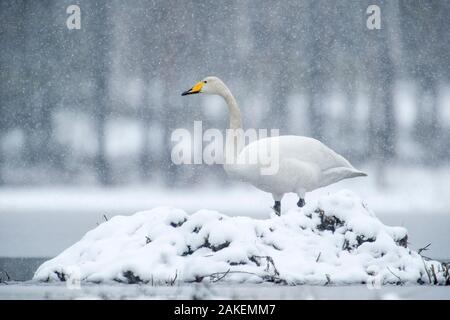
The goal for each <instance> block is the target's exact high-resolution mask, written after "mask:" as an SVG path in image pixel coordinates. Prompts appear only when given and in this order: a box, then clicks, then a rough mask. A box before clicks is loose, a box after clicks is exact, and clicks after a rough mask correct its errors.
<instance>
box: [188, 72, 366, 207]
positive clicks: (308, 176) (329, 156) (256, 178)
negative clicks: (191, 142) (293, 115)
mask: <svg viewBox="0 0 450 320" xmlns="http://www.w3.org/2000/svg"><path fill="white" fill-rule="evenodd" d="M200 93H204V94H212V95H219V96H221V97H222V98H223V99H224V100H225V102H226V104H227V105H228V110H229V117H230V129H229V130H231V132H233V133H234V134H235V136H236V137H237V138H236V139H235V138H230V136H229V135H228V134H227V136H226V141H225V148H226V150H227V151H228V150H236V152H233V153H232V154H230V153H231V152H230V153H229V152H227V151H226V152H225V163H224V169H225V171H226V173H227V174H228V176H230V177H232V178H237V179H239V180H241V181H244V182H248V183H250V184H252V185H254V186H255V187H256V188H258V189H260V190H262V191H265V192H269V193H271V194H272V197H273V200H274V201H275V204H274V206H273V210H274V211H275V213H276V214H277V215H280V214H281V199H282V198H283V196H284V194H286V193H290V192H293V193H296V194H297V195H298V198H299V200H298V202H297V205H298V207H303V206H304V205H305V193H306V192H309V191H312V190H314V189H317V188H321V187H324V186H327V185H329V184H332V183H336V182H338V181H340V180H343V179H348V178H354V177H359V176H367V174H366V173H364V172H362V171H359V170H357V169H355V168H354V167H353V166H352V165H351V164H350V162H349V161H348V160H346V159H345V158H344V157H343V156H341V155H339V154H338V153H336V152H335V151H333V150H332V149H330V148H328V147H327V146H326V145H325V144H323V143H322V142H320V141H319V140H316V139H313V138H309V137H302V136H294V135H285V136H276V137H267V138H263V139H259V140H256V141H253V142H251V143H249V144H248V145H247V146H245V145H244V144H243V143H239V141H240V140H239V139H241V141H240V142H242V139H243V138H242V134H243V133H242V131H243V130H242V124H241V112H240V109H239V106H238V104H237V102H236V99H235V98H234V96H233V94H232V93H231V91H230V89H228V87H227V86H226V85H225V83H224V82H223V81H222V80H220V79H219V78H217V77H213V76H210V77H206V78H204V79H203V80H202V81H199V82H198V83H196V84H195V85H194V86H193V87H192V88H191V89H189V90H187V91H184V92H183V93H182V94H181V95H182V96H186V95H193V94H200ZM231 137H232V136H231ZM270 146H275V147H276V148H275V149H276V150H277V152H273V155H272V154H270V155H271V157H269V159H270V161H272V162H273V161H277V170H276V172H274V173H272V174H264V173H263V171H262V170H261V169H262V168H263V167H266V166H267V163H262V160H261V159H263V158H264V157H267V150H268V149H269V148H270ZM275 149H274V150H275ZM262 153H264V155H263V154H262ZM252 156H253V157H255V158H253V159H256V161H255V163H248V162H249V161H247V163H246V162H245V160H243V159H249V157H252Z"/></svg>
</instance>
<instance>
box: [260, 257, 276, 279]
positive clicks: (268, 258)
mask: <svg viewBox="0 0 450 320" xmlns="http://www.w3.org/2000/svg"><path fill="white" fill-rule="evenodd" d="M254 257H255V258H259V259H266V261H267V266H266V272H269V268H270V264H272V266H273V271H274V273H275V275H276V276H279V275H280V272H278V269H277V267H276V266H275V262H274V261H273V259H272V257H271V256H254Z"/></svg>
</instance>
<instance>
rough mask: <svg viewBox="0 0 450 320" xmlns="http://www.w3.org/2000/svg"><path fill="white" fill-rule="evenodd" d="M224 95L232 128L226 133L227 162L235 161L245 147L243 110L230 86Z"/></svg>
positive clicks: (225, 89)
mask: <svg viewBox="0 0 450 320" xmlns="http://www.w3.org/2000/svg"><path fill="white" fill-rule="evenodd" d="M222 97H223V98H224V99H225V101H226V103H227V105H228V110H229V114H230V128H229V130H228V131H227V134H226V142H225V148H226V149H225V163H226V164H231V163H235V160H236V158H237V156H238V155H239V153H240V152H241V151H242V149H243V148H244V143H243V141H242V138H243V135H242V120H241V110H240V109H239V106H238V104H237V102H236V99H235V98H234V96H233V94H232V93H231V91H230V90H229V89H228V88H226V87H225V88H224V92H223V93H222Z"/></svg>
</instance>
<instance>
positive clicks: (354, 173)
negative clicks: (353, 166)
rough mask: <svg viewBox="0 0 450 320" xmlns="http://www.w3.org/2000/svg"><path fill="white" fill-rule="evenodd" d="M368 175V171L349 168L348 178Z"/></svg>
mask: <svg viewBox="0 0 450 320" xmlns="http://www.w3.org/2000/svg"><path fill="white" fill-rule="evenodd" d="M356 177H367V173H365V172H362V171H358V170H349V171H348V176H347V178H356Z"/></svg>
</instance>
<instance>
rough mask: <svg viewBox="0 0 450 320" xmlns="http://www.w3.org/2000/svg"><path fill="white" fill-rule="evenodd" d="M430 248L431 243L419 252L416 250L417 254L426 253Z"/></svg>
mask: <svg viewBox="0 0 450 320" xmlns="http://www.w3.org/2000/svg"><path fill="white" fill-rule="evenodd" d="M430 246H431V242H430V243H429V244H427V245H426V246H425V247H423V248H420V249H419V250H417V253H418V254H421V253H422V251H427V250H428V248H429V247H430Z"/></svg>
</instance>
